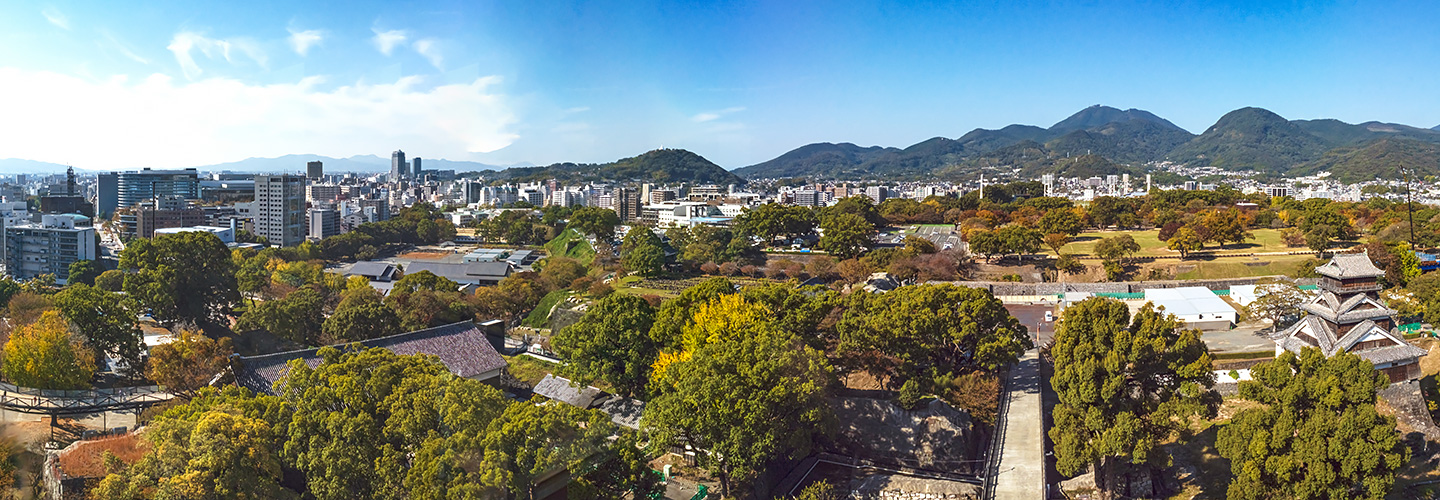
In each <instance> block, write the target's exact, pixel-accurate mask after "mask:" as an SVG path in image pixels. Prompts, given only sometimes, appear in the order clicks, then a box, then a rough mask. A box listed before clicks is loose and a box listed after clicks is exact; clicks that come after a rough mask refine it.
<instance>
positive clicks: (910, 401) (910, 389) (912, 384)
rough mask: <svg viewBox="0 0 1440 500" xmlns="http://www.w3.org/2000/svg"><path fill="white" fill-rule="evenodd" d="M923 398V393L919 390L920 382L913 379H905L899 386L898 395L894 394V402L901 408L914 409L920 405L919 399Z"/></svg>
mask: <svg viewBox="0 0 1440 500" xmlns="http://www.w3.org/2000/svg"><path fill="white" fill-rule="evenodd" d="M924 398H925V393H924V392H922V391H921V390H920V382H919V381H917V380H915V379H910V380H907V381H905V385H902V386H900V395H899V396H896V398H895V402H896V403H897V404H899V405H900V407H901V408H904V409H906V410H914V409H915V408H918V407H919V406H920V401H921V400H922V399H924Z"/></svg>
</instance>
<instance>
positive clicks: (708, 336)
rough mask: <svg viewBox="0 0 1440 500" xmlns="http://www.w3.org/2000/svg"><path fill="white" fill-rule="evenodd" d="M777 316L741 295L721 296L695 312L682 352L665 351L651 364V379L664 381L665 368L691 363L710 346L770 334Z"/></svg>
mask: <svg viewBox="0 0 1440 500" xmlns="http://www.w3.org/2000/svg"><path fill="white" fill-rule="evenodd" d="M773 320H774V317H773V314H772V313H771V312H770V310H769V309H767V308H766V307H765V306H764V305H763V304H759V303H755V302H750V301H747V300H745V297H744V296H741V295H740V294H727V295H721V296H719V297H717V298H715V299H714V300H711V301H710V302H707V303H704V304H701V305H700V306H699V307H698V308H696V309H695V314H694V315H693V316H691V321H690V322H688V323H686V324H685V326H684V327H683V328H682V329H681V330H680V346H681V350H680V351H678V352H677V351H671V352H662V353H660V356H659V357H658V358H657V359H656V360H655V363H654V364H653V365H651V371H650V380H651V381H652V382H663V381H664V380H665V369H666V368H668V367H669V366H670V365H672V364H675V363H679V362H682V361H687V360H689V359H690V356H691V353H694V352H695V351H697V350H699V349H700V348H701V347H704V346H706V345H709V344H714V343H716V342H724V341H729V340H737V339H741V338H746V337H755V336H759V335H766V334H768V333H769V332H772V331H774V324H773Z"/></svg>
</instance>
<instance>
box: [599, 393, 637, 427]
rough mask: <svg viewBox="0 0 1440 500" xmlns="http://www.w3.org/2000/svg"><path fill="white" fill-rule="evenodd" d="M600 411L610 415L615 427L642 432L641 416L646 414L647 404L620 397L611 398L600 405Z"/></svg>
mask: <svg viewBox="0 0 1440 500" xmlns="http://www.w3.org/2000/svg"><path fill="white" fill-rule="evenodd" d="M598 409H599V410H600V411H603V412H605V414H606V415H610V421H611V422H615V425H619V426H621V427H626V428H630V429H635V430H637V431H638V430H640V416H641V415H642V414H644V413H645V402H644V401H640V400H635V399H630V398H625V397H620V396H611V397H610V398H609V399H606V400H605V401H603V402H601V403H600V406H599V407H598Z"/></svg>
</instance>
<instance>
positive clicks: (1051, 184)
mask: <svg viewBox="0 0 1440 500" xmlns="http://www.w3.org/2000/svg"><path fill="white" fill-rule="evenodd" d="M1040 184H1042V185H1044V186H1045V196H1055V174H1045V175H1041V176H1040Z"/></svg>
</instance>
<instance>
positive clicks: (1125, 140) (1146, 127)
mask: <svg viewBox="0 0 1440 500" xmlns="http://www.w3.org/2000/svg"><path fill="white" fill-rule="evenodd" d="M1131 111H1135V110H1131ZM1146 114H1148V113H1146ZM1157 119H1158V117H1157ZM1194 137H1195V135H1194V134H1191V133H1190V132H1186V131H1185V130H1184V129H1182V128H1180V127H1176V126H1174V125H1170V122H1168V121H1165V120H1164V119H1158V121H1157V120H1142V119H1129V120H1125V121H1115V122H1109V123H1105V124H1103V125H1099V126H1094V127H1089V128H1086V129H1082V130H1075V131H1073V132H1070V133H1067V134H1065V135H1062V136H1060V137H1056V138H1054V139H1051V140H1049V141H1046V142H1045V147H1046V149H1048V150H1049V151H1051V152H1053V153H1055V154H1056V155H1069V156H1080V155H1091V154H1093V155H1099V156H1103V157H1105V158H1109V159H1111V160H1114V161H1118V162H1122V163H1146V162H1150V161H1155V160H1160V159H1163V158H1165V155H1166V154H1167V153H1169V152H1170V151H1171V150H1173V149H1175V148H1176V147H1177V146H1179V145H1181V144H1185V143H1186V142H1189V141H1190V140H1191V139H1193V138H1194Z"/></svg>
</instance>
